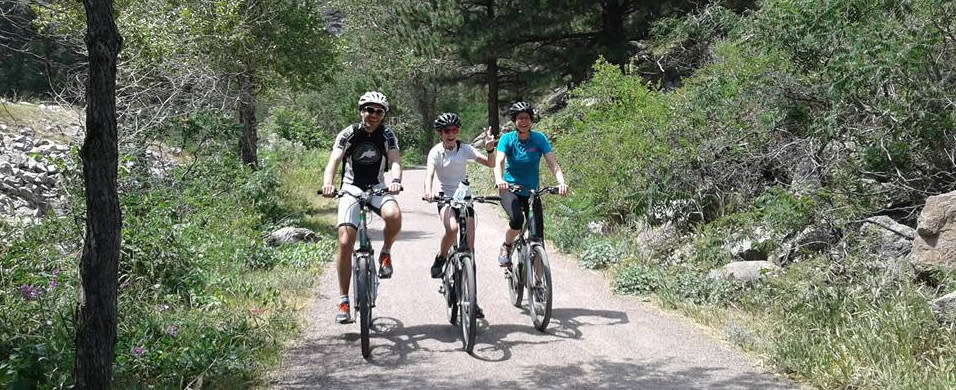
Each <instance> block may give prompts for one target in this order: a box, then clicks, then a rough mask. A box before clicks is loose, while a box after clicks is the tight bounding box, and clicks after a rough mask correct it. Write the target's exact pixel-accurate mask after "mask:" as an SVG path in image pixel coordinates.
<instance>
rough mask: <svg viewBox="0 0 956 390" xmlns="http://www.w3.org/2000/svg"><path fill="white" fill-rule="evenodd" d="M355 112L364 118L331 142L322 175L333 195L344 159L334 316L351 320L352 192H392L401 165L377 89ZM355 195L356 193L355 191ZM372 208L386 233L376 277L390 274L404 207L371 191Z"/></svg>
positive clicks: (324, 187)
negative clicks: (387, 169) (337, 295)
mask: <svg viewBox="0 0 956 390" xmlns="http://www.w3.org/2000/svg"><path fill="white" fill-rule="evenodd" d="M358 108H359V115H361V118H362V121H361V122H359V123H357V124H354V125H350V126H349V127H346V128H345V129H343V130H342V131H341V132H339V134H338V136H336V137H335V143H334V144H333V146H332V153H331V154H330V155H329V162H328V164H327V165H326V166H325V175H324V177H323V180H322V195H323V196H327V197H330V196H333V195H335V187H333V185H332V183H333V181H334V179H335V171H336V169H337V168H338V165H339V163H343V164H344V165H343V174H342V190H344V191H346V192H348V193H349V195H345V196H343V197H341V198H339V207H338V248H337V249H336V251H335V263H336V268H337V270H338V279H339V293H340V294H341V299H340V302H339V304H338V306H337V307H336V315H335V321H336V322H338V323H346V322H350V321H351V311H350V310H349V295H348V294H349V283H350V280H351V276H352V264H351V258H352V249H353V247H354V245H355V238H356V232H357V229H358V218H359V205H358V202H357V201H356V200H355V196H357V195H358V194H360V193H361V192H362V191H364V190H367V189H369V188H384V187H387V188H388V191H389V192H390V193H391V194H397V193H398V192H399V191H401V188H402V165H401V162H400V155H399V149H398V139H397V138H396V137H395V133H394V132H392V129H390V128H389V127H388V126H385V125H384V124H383V120H384V119H385V114H386V113H387V112H388V99H387V98H386V97H385V95H383V94H381V93H379V92H374V91H371V92H366V93H365V94H364V95H362V97H361V98H359V102H358ZM387 165H390V166H391V171H390V172H391V173H390V175H391V177H392V180H391V182H388V183H386V182H385V167H386V166H387ZM353 195H355V196H353ZM370 206H371V207H370V208H371V209H372V211H374V212H375V213H376V214H378V215H380V216H381V217H382V220H383V221H385V237H384V243H383V245H382V250H381V251H380V252H379V274H378V275H379V277H380V278H382V279H388V278H390V277H392V256H391V248H392V244H393V243H394V242H395V238H396V237H397V236H398V233H399V231H401V229H402V211H401V209H400V208H399V207H398V202H397V201H396V200H395V198H394V197H393V196H392V195H385V196H375V197H372V199H371V205H370Z"/></svg>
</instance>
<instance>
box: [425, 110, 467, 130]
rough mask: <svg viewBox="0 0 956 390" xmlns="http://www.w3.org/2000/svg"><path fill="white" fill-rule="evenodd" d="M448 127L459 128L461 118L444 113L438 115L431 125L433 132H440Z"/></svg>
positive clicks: (451, 113)
mask: <svg viewBox="0 0 956 390" xmlns="http://www.w3.org/2000/svg"><path fill="white" fill-rule="evenodd" d="M448 126H456V127H461V118H459V117H458V114H456V113H454V112H446V113H444V114H441V115H439V116H438V118H437V119H435V122H434V123H433V124H432V127H434V128H435V130H441V129H444V128H446V127H448Z"/></svg>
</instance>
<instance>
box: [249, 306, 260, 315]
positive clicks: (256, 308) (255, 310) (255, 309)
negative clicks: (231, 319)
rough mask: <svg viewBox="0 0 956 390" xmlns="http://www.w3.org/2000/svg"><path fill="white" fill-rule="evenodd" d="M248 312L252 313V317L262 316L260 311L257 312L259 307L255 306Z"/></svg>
mask: <svg viewBox="0 0 956 390" xmlns="http://www.w3.org/2000/svg"><path fill="white" fill-rule="evenodd" d="M249 312H250V313H252V315H254V316H258V315H259V314H262V310H259V307H257V306H253V307H252V308H251V309H249Z"/></svg>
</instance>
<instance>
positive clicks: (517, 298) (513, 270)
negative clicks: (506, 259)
mask: <svg viewBox="0 0 956 390" xmlns="http://www.w3.org/2000/svg"><path fill="white" fill-rule="evenodd" d="M514 245H515V249H514V250H513V251H511V266H510V267H508V273H507V275H506V277H505V279H506V280H507V281H508V301H509V302H511V304H512V305H513V306H514V307H519V308H520V307H521V298H522V294H523V293H524V274H523V270H524V264H522V259H521V252H522V249H521V245H520V244H518V243H517V242H515V244H514Z"/></svg>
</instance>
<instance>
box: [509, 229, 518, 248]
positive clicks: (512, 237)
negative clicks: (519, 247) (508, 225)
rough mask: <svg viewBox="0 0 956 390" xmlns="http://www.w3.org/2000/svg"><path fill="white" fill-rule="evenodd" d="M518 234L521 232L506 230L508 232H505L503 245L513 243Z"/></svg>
mask: <svg viewBox="0 0 956 390" xmlns="http://www.w3.org/2000/svg"><path fill="white" fill-rule="evenodd" d="M518 233H521V231H520V230H515V229H508V231H507V232H505V244H508V245H511V244H512V243H514V242H515V237H518Z"/></svg>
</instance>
